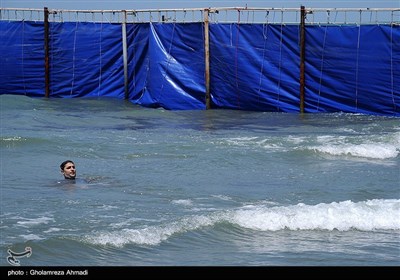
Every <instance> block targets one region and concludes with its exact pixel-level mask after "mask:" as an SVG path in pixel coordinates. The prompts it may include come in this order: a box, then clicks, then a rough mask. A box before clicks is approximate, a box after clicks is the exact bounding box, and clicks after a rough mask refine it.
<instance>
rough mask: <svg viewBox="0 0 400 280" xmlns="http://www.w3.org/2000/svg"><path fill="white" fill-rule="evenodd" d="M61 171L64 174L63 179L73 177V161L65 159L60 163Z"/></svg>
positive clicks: (74, 174)
mask: <svg viewBox="0 0 400 280" xmlns="http://www.w3.org/2000/svg"><path fill="white" fill-rule="evenodd" d="M60 168H61V173H62V174H63V175H64V178H65V179H72V180H73V179H75V177H76V170H75V163H74V162H73V161H72V160H66V161H64V162H63V163H61V165H60Z"/></svg>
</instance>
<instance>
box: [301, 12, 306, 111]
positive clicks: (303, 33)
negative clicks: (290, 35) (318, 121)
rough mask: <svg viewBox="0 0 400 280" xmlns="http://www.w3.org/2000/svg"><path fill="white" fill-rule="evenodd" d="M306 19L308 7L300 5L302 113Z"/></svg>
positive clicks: (302, 105) (302, 102) (302, 108)
mask: <svg viewBox="0 0 400 280" xmlns="http://www.w3.org/2000/svg"><path fill="white" fill-rule="evenodd" d="M305 19H306V9H305V7H304V6H301V7H300V113H302V114H303V113H304V92H305V53H306V50H305V47H306V44H305V41H306V40H305V36H306V32H305Z"/></svg>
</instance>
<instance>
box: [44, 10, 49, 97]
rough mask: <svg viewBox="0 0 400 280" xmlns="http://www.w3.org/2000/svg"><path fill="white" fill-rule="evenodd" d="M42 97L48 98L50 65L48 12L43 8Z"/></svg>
mask: <svg viewBox="0 0 400 280" xmlns="http://www.w3.org/2000/svg"><path fill="white" fill-rule="evenodd" d="M43 24H44V86H45V90H44V96H45V97H46V98H48V97H50V65H49V10H48V9H47V7H44V20H43Z"/></svg>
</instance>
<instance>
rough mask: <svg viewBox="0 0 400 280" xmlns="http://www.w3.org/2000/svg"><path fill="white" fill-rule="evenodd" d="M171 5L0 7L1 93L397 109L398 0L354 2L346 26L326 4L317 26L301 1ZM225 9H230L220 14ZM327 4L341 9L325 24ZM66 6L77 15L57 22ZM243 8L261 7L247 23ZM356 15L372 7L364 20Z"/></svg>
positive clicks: (305, 108) (147, 102) (174, 106)
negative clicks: (365, 5) (296, 5)
mask: <svg viewBox="0 0 400 280" xmlns="http://www.w3.org/2000/svg"><path fill="white" fill-rule="evenodd" d="M30 11H31V17H32V12H36V11H32V10H30ZM174 11H175V16H171V14H172V15H173V14H174V13H173V12H174ZM17 12H18V13H22V12H23V11H20V10H16V15H20V14H18V13H17ZM176 12H177V10H150V11H59V10H49V9H47V8H45V9H44V11H43V10H42V11H41V14H42V15H43V19H42V18H39V19H37V20H36V19H34V18H31V19H30V20H26V15H25V14H24V18H23V19H19V18H18V16H16V18H10V16H8V17H6V16H5V15H7V13H8V14H10V9H0V15H1V16H0V30H1V32H0V40H1V42H2V44H1V45H0V52H1V57H0V62H1V68H0V94H24V95H28V96H35V97H63V98H70V97H93V96H108V97H115V98H121V99H122V98H125V99H129V100H130V101H131V102H133V103H135V104H140V105H142V106H146V107H163V108H166V109H170V110H193V109H210V108H229V109H238V110H253V111H274V112H307V113H316V112H338V111H342V112H351V113H365V114H382V115H394V116H400V43H399V42H400V24H399V20H398V19H399V18H400V9H381V10H379V9H376V10H354V13H355V15H358V13H359V17H358V19H357V16H354V15H353V18H354V19H355V20H356V22H354V23H351V22H349V21H350V18H351V16H349V15H348V14H346V13H349V11H348V10H344V9H343V10H338V9H328V10H327V9H325V12H326V20H325V22H324V23H321V22H316V21H315V20H313V18H314V17H317V15H318V13H320V12H321V13H322V11H320V10H318V9H306V8H305V7H301V8H300V9H273V8H265V9H261V8H253V9H252V8H213V9H211V8H209V9H194V10H181V11H179V12H182V13H184V14H185V17H184V18H183V19H182V18H181V19H180V20H178V18H179V17H178V16H177V15H176ZM190 12H192V13H198V14H200V16H198V17H197V18H196V17H193V18H194V19H192V20H189V19H188V17H186V15H187V14H188V13H190ZM224 12H226V13H228V12H232V13H236V17H231V18H230V17H229V16H226V18H227V20H224V21H222V20H221V16H222V14H224ZM334 12H336V13H337V14H340V15H342V14H343V13H345V14H346V16H345V17H343V16H337V17H336V21H332V14H333V13H334ZM378 12H384V13H385V17H384V18H385V19H387V20H382V19H380V18H378V16H377V14H378ZM26 13H28V11H26ZM69 13H71V14H75V13H76V18H74V19H73V20H72V21H70V20H65V18H66V14H69ZM111 13H112V14H113V16H112V17H107V20H104V17H105V16H104V14H107V15H109V14H111ZM249 13H250V14H251V13H253V15H254V14H256V13H259V14H257V16H253V18H254V19H253V21H250V20H249V16H247V17H244V16H245V15H246V14H247V15H249ZM363 13H364V14H368V13H374V15H375V14H376V16H374V17H372V16H370V21H369V22H365V16H364V17H363ZM41 14H40V13H38V14H37V15H38V17H40V15H41ZM87 14H90V15H92V18H91V19H89V20H88V19H85V20H83V19H82V15H85V16H86V15H87ZM141 14H150V16H149V17H148V18H147V19H146V20H138V18H140V15H141ZM152 14H153V15H154V14H156V15H158V17H157V19H154V18H153V17H152ZM260 14H262V15H263V16H260ZM286 14H288V15H290V16H291V18H289V19H288V20H287V21H285V19H286V18H285V16H286ZM99 15H102V17H99ZM276 15H280V19H277V18H278V16H276ZM89 18H90V17H89ZM115 18H117V20H115ZM142 18H143V17H142ZM260 18H261V19H262V20H263V21H257V20H256V19H260ZM28 19H29V18H28ZM110 19H111V20H110ZM338 19H340V20H341V21H343V22H338ZM396 19H397V20H396ZM290 20H292V22H291V21H290Z"/></svg>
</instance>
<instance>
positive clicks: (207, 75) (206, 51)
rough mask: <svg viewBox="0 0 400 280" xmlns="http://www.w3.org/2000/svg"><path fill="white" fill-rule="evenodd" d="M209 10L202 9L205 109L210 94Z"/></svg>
mask: <svg viewBox="0 0 400 280" xmlns="http://www.w3.org/2000/svg"><path fill="white" fill-rule="evenodd" d="M209 12H210V10H209V9H205V10H204V66H205V73H204V75H205V77H204V78H205V83H206V109H207V110H208V109H211V96H210V37H209V36H210V34H209V21H208V14H209Z"/></svg>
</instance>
